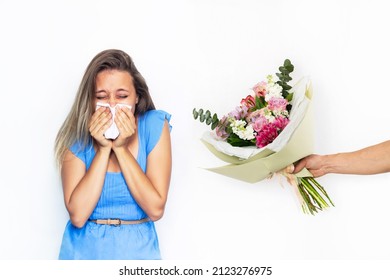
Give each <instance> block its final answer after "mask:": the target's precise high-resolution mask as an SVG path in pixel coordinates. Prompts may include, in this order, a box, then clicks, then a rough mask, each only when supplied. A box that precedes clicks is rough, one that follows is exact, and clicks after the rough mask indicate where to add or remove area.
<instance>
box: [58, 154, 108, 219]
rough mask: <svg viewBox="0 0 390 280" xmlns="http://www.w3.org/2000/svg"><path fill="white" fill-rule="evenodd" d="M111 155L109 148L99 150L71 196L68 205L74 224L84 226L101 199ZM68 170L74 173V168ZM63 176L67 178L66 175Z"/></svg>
mask: <svg viewBox="0 0 390 280" xmlns="http://www.w3.org/2000/svg"><path fill="white" fill-rule="evenodd" d="M109 156H110V151H109V150H98V151H97V152H96V156H95V158H94V159H93V161H92V163H91V166H90V168H89V169H88V171H87V172H86V173H85V175H84V176H83V177H82V179H81V180H80V181H79V183H78V184H77V185H76V187H75V188H74V189H73V191H72V192H71V194H70V196H69V200H68V201H67V203H66V206H67V209H68V212H69V216H70V219H71V221H72V224H73V225H75V226H76V227H82V226H83V225H84V224H85V222H86V221H87V220H88V218H89V217H90V215H91V214H92V212H93V210H94V209H95V207H96V204H97V203H98V201H99V198H100V195H101V192H102V189H103V184H104V179H105V175H106V171H107V166H108V160H109ZM68 172H70V173H72V170H71V169H70V170H68ZM70 176H72V174H70ZM63 177H64V178H65V176H63ZM69 184H71V183H69ZM69 187H71V186H69Z"/></svg>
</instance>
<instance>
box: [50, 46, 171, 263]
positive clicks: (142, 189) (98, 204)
mask: <svg viewBox="0 0 390 280" xmlns="http://www.w3.org/2000/svg"><path fill="white" fill-rule="evenodd" d="M169 120H170V115H169V114H168V113H166V112H164V111H161V110H155V107H154V104H153V101H152V99H151V97H150V94H149V91H148V87H147V85H146V82H145V80H144V78H143V77H142V75H141V74H140V73H139V72H138V70H137V68H136V67H135V65H134V63H133V61H132V59H131V58H130V57H129V55H128V54H126V53H125V52H123V51H120V50H105V51H103V52H101V53H99V54H97V55H96V56H95V57H94V58H93V59H92V61H91V62H90V64H89V65H88V67H87V69H86V71H85V74H84V77H83V79H82V81H81V84H80V87H79V89H78V92H77V95H76V99H75V102H74V104H73V106H72V108H71V110H70V113H69V115H68V116H67V118H66V120H65V122H64V124H63V125H62V127H61V129H60V130H59V132H58V135H57V138H56V143H55V154H56V158H57V161H58V163H59V165H60V170H61V179H62V186H63V193H64V201H65V206H66V209H67V211H68V212H69V217H70V220H69V222H68V223H67V225H66V228H65V232H64V235H63V240H62V245H61V249H60V254H59V258H60V259H160V258H161V256H160V250H159V244H158V238H157V234H156V230H155V227H154V221H156V220H158V219H160V218H161V217H162V215H163V212H164V207H165V204H166V201H167V195H168V188H169V183H170V176H171V141H170V129H171V126H170V125H169ZM114 126H116V129H117V131H118V132H119V136H114V137H112V138H114V139H107V138H108V137H107V133H106V132H107V131H108V129H109V128H110V129H111V128H113V127H114ZM115 137H116V138H115Z"/></svg>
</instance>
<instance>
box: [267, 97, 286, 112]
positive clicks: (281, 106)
mask: <svg viewBox="0 0 390 280" xmlns="http://www.w3.org/2000/svg"><path fill="white" fill-rule="evenodd" d="M287 104H288V102H287V100H286V99H284V98H277V97H272V98H271V99H270V100H269V101H268V109H269V110H271V111H278V112H281V111H284V110H286V106H287Z"/></svg>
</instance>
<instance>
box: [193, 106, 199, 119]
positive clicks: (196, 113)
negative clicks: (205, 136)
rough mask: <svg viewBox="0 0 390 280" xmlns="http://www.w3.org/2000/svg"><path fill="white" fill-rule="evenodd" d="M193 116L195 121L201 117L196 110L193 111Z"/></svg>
mask: <svg viewBox="0 0 390 280" xmlns="http://www.w3.org/2000/svg"><path fill="white" fill-rule="evenodd" d="M192 114H193V115H194V119H195V120H196V119H197V118H198V116H199V113H198V112H197V111H196V109H195V108H194V110H192Z"/></svg>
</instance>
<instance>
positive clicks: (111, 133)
mask: <svg viewBox="0 0 390 280" xmlns="http://www.w3.org/2000/svg"><path fill="white" fill-rule="evenodd" d="M100 107H108V108H109V109H110V111H111V114H112V124H111V126H110V127H109V128H108V129H107V130H106V132H104V137H106V139H113V140H114V139H116V138H117V137H118V136H119V130H118V127H117V126H116V124H115V111H116V108H117V107H118V108H119V107H127V108H129V109H131V106H130V105H128V104H116V105H115V106H114V107H111V106H110V104H108V103H101V102H98V103H96V110H97V109H99V108H100Z"/></svg>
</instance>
